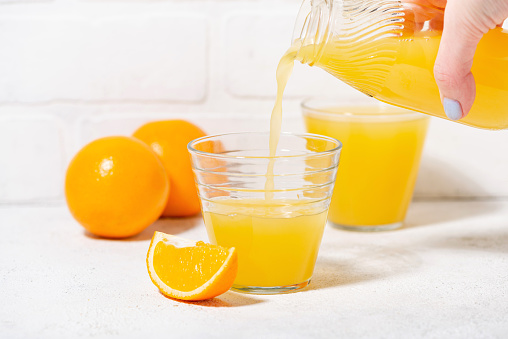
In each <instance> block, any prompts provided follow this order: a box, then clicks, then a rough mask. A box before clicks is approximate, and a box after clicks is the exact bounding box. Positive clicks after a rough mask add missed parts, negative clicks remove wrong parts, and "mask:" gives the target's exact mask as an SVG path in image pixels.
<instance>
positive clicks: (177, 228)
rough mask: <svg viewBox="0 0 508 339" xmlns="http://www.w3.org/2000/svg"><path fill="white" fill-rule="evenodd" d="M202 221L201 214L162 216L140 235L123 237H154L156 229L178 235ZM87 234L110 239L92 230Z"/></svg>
mask: <svg viewBox="0 0 508 339" xmlns="http://www.w3.org/2000/svg"><path fill="white" fill-rule="evenodd" d="M201 223H202V218H201V215H200V214H199V215H197V216H193V217H186V218H161V219H159V220H157V221H156V222H154V223H153V224H151V225H150V226H148V227H147V228H146V229H144V230H143V231H142V232H141V233H139V234H138V235H135V236H133V237H130V238H126V239H121V240H124V241H142V240H150V239H152V236H153V233H154V232H155V231H159V232H164V233H168V234H172V235H178V234H180V233H183V232H185V231H188V230H190V229H191V228H194V227H196V226H198V225H200V224H201ZM85 235H86V236H87V237H89V238H93V239H102V240H109V239H106V238H102V237H98V236H96V235H93V234H92V233H90V232H87V231H85Z"/></svg>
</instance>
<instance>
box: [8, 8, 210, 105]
mask: <svg viewBox="0 0 508 339" xmlns="http://www.w3.org/2000/svg"><path fill="white" fill-rule="evenodd" d="M167 12H169V11H167ZM108 13H109V12H108ZM64 14H65V13H63V14H61V15H60V16H56V15H53V16H51V15H50V14H46V15H40V16H33V15H32V16H27V17H15V18H0V27H1V29H0V46H2V53H0V102H45V101H53V100H80V101H98V102H104V101H106V102H107V101H136V100H139V101H142V100H144V101H178V102H195V101H201V100H203V99H204V98H205V96H206V83H207V59H208V57H207V20H206V18H205V17H202V16H196V15H193V14H192V15H191V14H189V15H183V14H182V15H178V14H174V13H172V14H165V13H161V14H157V13H136V12H135V11H131V13H123V14H117V15H115V14H111V13H110V14H107V13H102V14H101V12H100V11H99V13H95V14H94V15H93V14H90V13H88V14H76V13H74V12H73V13H69V14H67V15H64Z"/></svg>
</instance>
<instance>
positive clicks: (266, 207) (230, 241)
mask: <svg viewBox="0 0 508 339" xmlns="http://www.w3.org/2000/svg"><path fill="white" fill-rule="evenodd" d="M268 139H269V135H268V133H232V134H223V135H216V136H207V137H204V138H200V139H197V140H194V141H192V142H191V143H190V144H189V151H190V153H191V158H192V165H193V170H194V175H195V178H196V185H197V188H198V192H199V196H200V200H201V208H202V212H203V218H204V221H205V225H206V229H207V233H208V237H209V238H210V241H211V242H212V243H214V244H218V245H221V246H228V247H235V248H236V249H237V251H238V275H237V277H236V280H235V283H234V285H233V289H234V290H237V291H241V292H249V293H260V294H271V293H281V292H287V291H292V290H297V289H300V288H303V287H305V286H307V285H308V284H309V282H310V279H311V276H312V272H313V270H314V264H315V261H316V258H317V255H318V250H319V246H320V243H321V238H322V235H323V230H324V227H325V224H326V220H327V214H328V207H329V203H330V199H331V195H332V192H333V185H334V182H335V176H336V172H337V166H338V162H339V155H340V150H341V144H340V142H339V141H337V140H335V139H333V138H329V137H324V136H317V135H310V134H304V135H293V134H281V136H280V141H279V145H278V151H277V155H276V156H275V157H270V156H269V147H268V146H269V145H268ZM268 168H270V169H271V170H268V171H267V169H268Z"/></svg>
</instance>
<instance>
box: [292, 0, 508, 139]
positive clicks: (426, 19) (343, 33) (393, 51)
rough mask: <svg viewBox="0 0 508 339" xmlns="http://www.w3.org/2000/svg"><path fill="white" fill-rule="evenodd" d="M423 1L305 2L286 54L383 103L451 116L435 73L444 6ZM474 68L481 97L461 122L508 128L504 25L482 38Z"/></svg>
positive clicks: (507, 40) (507, 37)
mask: <svg viewBox="0 0 508 339" xmlns="http://www.w3.org/2000/svg"><path fill="white" fill-rule="evenodd" d="M418 3H424V2H418V1H414V0H412V1H411V0H385V1H364V0H322V1H310V0H305V1H304V3H303V5H302V8H301V10H300V14H299V16H298V19H297V23H296V26H295V31H294V36H293V46H292V48H291V49H290V51H288V54H292V55H294V58H295V59H296V60H299V61H301V62H302V63H306V64H309V65H311V66H317V67H320V68H322V69H324V70H326V71H327V72H329V73H330V74H332V75H333V76H335V77H337V78H338V79H340V80H342V81H344V82H345V83H347V84H349V85H351V86H352V87H354V88H356V89H358V90H360V91H361V92H363V93H365V94H367V95H369V96H372V97H374V98H376V99H378V100H380V101H383V102H386V103H389V104H393V105H396V106H400V107H404V108H409V109H412V110H415V111H419V112H422V113H426V114H430V115H433V116H437V117H441V118H446V115H445V112H444V109H443V106H442V104H441V100H440V95H439V90H438V87H437V85H436V82H435V79H434V75H433V67H434V61H435V59H436V55H437V52H438V48H439V43H440V40H441V33H442V27H443V14H444V11H443V9H440V8H437V7H433V6H430V5H427V6H423V5H419V4H418ZM295 50H296V52H295ZM472 72H473V75H474V77H475V80H476V91H477V95H476V100H475V102H474V105H473V107H472V109H471V111H470V112H469V114H468V116H467V117H465V118H463V119H461V120H459V121H457V122H459V123H462V124H466V125H470V126H474V127H479V128H485V129H505V128H508V76H507V75H508V32H507V31H506V30H503V29H502V28H496V29H493V30H491V31H489V32H488V33H487V34H486V35H485V36H484V37H483V39H482V40H481V41H480V43H479V45H478V48H477V50H476V54H475V58H474V64H473V68H472Z"/></svg>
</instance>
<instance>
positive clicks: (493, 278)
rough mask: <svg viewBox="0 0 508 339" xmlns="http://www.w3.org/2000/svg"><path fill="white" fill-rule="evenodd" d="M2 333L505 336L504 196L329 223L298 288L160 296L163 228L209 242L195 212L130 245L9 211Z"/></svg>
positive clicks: (50, 213)
mask: <svg viewBox="0 0 508 339" xmlns="http://www.w3.org/2000/svg"><path fill="white" fill-rule="evenodd" d="M0 228H1V231H2V236H1V237H0V254H1V255H0V338H11V337H12V338H24V337H29V338H60V337H61V338H74V337H78V336H79V337H94V338H100V337H121V338H140V337H142V336H144V337H147V336H150V335H161V336H162V337H164V338H195V337H196V338H197V337H203V338H219V337H221V338H267V337H268V338H325V337H329V338H331V337H343V338H445V337H446V338H507V337H508V201H490V202H478V201H476V202H474V201H472V202H451V201H448V202H446V201H445V202H416V203H413V205H412V206H411V209H410V212H409V215H408V218H407V226H406V227H405V228H404V229H401V230H398V231H392V232H383V233H368V234H364V233H355V232H345V231H340V230H336V229H333V228H331V227H329V226H328V227H327V228H326V231H325V234H324V238H323V243H322V246H321V251H320V254H319V258H318V261H317V264H316V269H315V272H314V277H313V280H312V283H311V285H310V286H309V287H307V288H306V289H304V290H303V291H301V292H298V293H291V294H284V295H274V296H259V295H246V294H239V293H234V292H227V293H225V294H223V295H221V296H219V297H218V298H215V299H212V300H209V301H203V302H195V303H191V302H179V301H175V300H172V299H169V298H166V297H164V296H163V295H162V294H160V293H159V292H158V290H157V288H156V287H155V286H154V285H153V284H152V282H151V281H150V279H149V277H148V273H147V271H146V266H145V256H146V252H147V249H148V245H149V239H150V237H151V235H152V233H153V231H154V230H160V231H163V232H167V233H172V234H178V235H180V236H182V237H188V238H192V239H203V240H206V239H207V238H206V232H205V229H204V225H203V224H202V221H201V219H200V217H195V218H190V219H183V220H182V219H181V220H178V219H173V220H169V219H168V220H160V221H158V222H157V223H155V224H154V225H152V226H151V227H149V228H148V229H147V230H145V231H144V232H143V233H142V234H140V235H139V236H137V237H135V238H133V239H130V240H128V241H110V240H102V239H95V238H93V237H90V236H87V235H86V234H85V233H84V231H83V229H82V228H81V227H80V226H79V225H78V224H77V223H76V222H75V221H74V220H73V219H72V218H71V216H70V214H69V213H68V211H67V209H66V207H65V206H58V207H8V206H4V207H2V208H0Z"/></svg>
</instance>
